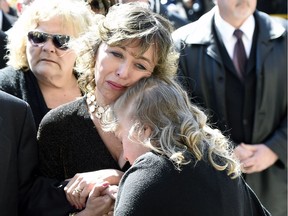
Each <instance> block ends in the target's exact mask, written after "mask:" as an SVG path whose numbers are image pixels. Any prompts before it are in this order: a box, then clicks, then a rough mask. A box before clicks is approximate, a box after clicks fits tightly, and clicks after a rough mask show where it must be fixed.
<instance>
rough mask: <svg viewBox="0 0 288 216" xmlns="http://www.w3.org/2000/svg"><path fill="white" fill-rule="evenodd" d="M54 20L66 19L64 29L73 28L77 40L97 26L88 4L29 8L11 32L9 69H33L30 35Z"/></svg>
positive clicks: (39, 1) (39, 0)
mask: <svg viewBox="0 0 288 216" xmlns="http://www.w3.org/2000/svg"><path fill="white" fill-rule="evenodd" d="M54 17H60V18H61V19H62V22H63V23H62V25H63V26H66V25H71V26H72V27H73V30H74V35H73V36H74V37H78V36H79V35H80V34H81V33H83V32H86V31H87V30H88V27H89V26H90V25H91V24H92V22H93V13H92V11H91V9H90V8H89V6H88V5H87V3H85V2H84V1H79V0H65V1H64V0H49V1H46V0H36V1H34V2H33V3H32V4H31V5H29V6H27V8H25V10H24V12H23V14H21V15H20V17H19V18H18V20H17V21H16V22H15V24H14V26H13V27H12V28H11V29H10V30H9V31H8V44H7V48H8V55H7V57H8V63H7V64H8V65H11V66H12V67H14V68H15V69H24V70H27V69H29V66H28V61H27V57H26V46H27V34H28V32H29V31H31V30H33V29H35V28H36V27H37V26H38V25H39V22H42V21H47V20H49V19H51V18H54Z"/></svg>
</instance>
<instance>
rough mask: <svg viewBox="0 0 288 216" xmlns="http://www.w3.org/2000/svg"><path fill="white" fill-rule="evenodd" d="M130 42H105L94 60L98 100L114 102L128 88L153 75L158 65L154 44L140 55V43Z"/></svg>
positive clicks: (103, 103)
mask: <svg viewBox="0 0 288 216" xmlns="http://www.w3.org/2000/svg"><path fill="white" fill-rule="evenodd" d="M136 45H137V44H135V43H131V44H129V45H126V46H125V47H110V46H108V45H107V44H105V43H102V44H101V45H100V47H99V49H98V53H97V56H96V64H95V83H96V97H97V101H98V102H99V103H100V104H102V105H107V104H111V103H112V102H114V101H115V100H116V99H117V98H118V97H119V96H120V95H122V94H123V93H124V92H125V90H126V89H127V88H128V87H130V86H132V85H134V84H135V83H136V82H137V81H139V80H140V79H142V78H144V77H149V76H151V74H152V72H153V70H154V68H155V65H156V63H155V61H156V60H155V58H154V56H153V53H154V46H151V47H150V48H149V49H148V50H147V51H146V52H145V53H144V54H143V55H141V56H137V57H136V54H138V53H139V47H138V46H136Z"/></svg>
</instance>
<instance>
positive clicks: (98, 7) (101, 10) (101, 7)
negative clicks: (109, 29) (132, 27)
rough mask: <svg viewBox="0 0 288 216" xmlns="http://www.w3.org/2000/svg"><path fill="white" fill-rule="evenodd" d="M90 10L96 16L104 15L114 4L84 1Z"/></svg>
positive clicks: (93, 0)
mask: <svg viewBox="0 0 288 216" xmlns="http://www.w3.org/2000/svg"><path fill="white" fill-rule="evenodd" d="M86 1H87V3H88V4H89V5H90V7H91V10H92V11H93V12H94V13H96V14H103V15H106V14H107V13H108V10H109V8H110V7H111V6H112V5H114V4H115V1H114V0H86Z"/></svg>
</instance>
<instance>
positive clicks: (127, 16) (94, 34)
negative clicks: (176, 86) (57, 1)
mask: <svg viewBox="0 0 288 216" xmlns="http://www.w3.org/2000/svg"><path fill="white" fill-rule="evenodd" d="M96 15H97V14H96ZM172 31H173V26H172V24H171V22H170V21H169V20H167V19H166V18H164V17H163V16H161V15H159V14H157V13H154V12H153V11H152V10H151V9H150V8H149V6H148V4H145V3H139V2H133V3H127V4H117V5H114V6H112V7H110V9H109V12H108V14H107V15H106V16H101V15H97V21H96V22H95V26H92V27H91V30H90V31H89V33H87V34H86V35H84V37H83V38H80V39H79V42H77V43H75V44H76V47H75V50H76V52H78V55H77V56H79V58H78V60H77V66H79V67H77V68H76V70H77V71H80V72H81V73H83V76H82V77H80V78H79V86H80V88H81V89H82V91H84V92H87V91H89V90H91V89H94V88H95V82H93V79H94V66H95V61H96V54H97V51H98V48H99V46H100V44H101V43H106V44H107V45H109V46H125V45H127V44H128V43H131V42H137V43H138V44H139V46H140V49H141V51H140V53H139V55H140V54H143V53H145V52H146V51H147V50H148V49H149V47H150V46H151V45H153V46H154V47H155V49H154V53H153V56H154V57H155V58H156V60H155V62H156V66H155V68H154V71H153V73H152V76H157V77H160V78H164V77H172V76H175V75H176V70H177V65H178V57H179V55H178V53H177V52H176V51H175V50H174V46H173V41H172V37H171V33H172Z"/></svg>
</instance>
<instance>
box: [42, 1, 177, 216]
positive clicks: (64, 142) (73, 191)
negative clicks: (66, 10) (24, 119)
mask: <svg viewBox="0 0 288 216" xmlns="http://www.w3.org/2000/svg"><path fill="white" fill-rule="evenodd" d="M98 16H99V17H100V18H99V19H98V21H97V24H96V25H95V26H92V28H91V31H89V32H88V33H87V34H85V35H84V36H83V37H81V38H80V39H78V40H76V41H74V40H73V41H72V44H71V47H72V48H73V49H75V50H76V51H77V56H79V58H77V70H78V71H80V72H81V73H82V74H83V75H82V76H81V77H80V78H79V79H78V81H79V86H80V87H81V89H82V91H83V92H85V93H86V94H85V95H84V96H83V97H81V98H79V99H78V100H75V101H73V102H70V103H68V104H64V105H62V106H59V107H57V108H56V109H53V110H51V111H50V112H49V113H47V115H45V117H44V118H43V120H42V122H41V124H40V126H39V130H38V144H39V151H40V154H39V157H40V171H41V174H42V175H43V176H45V177H49V178H55V179H58V180H59V181H63V180H65V179H70V178H72V179H70V181H69V183H68V185H67V186H66V188H65V192H66V193H67V198H68V200H69V202H70V203H71V204H72V205H73V206H75V207H76V208H77V209H78V210H82V209H84V210H83V211H81V212H79V213H77V216H78V215H88V214H89V213H91V209H90V208H89V209H86V208H85V205H86V201H87V197H88V200H89V203H91V199H93V197H91V196H90V195H91V194H92V193H93V187H94V186H95V185H99V184H101V182H102V181H105V180H108V181H109V183H110V184H111V185H112V184H116V185H117V184H118V183H119V180H120V178H121V176H122V174H123V172H124V171H125V170H126V169H127V168H128V167H129V164H127V161H125V159H124V158H123V156H122V151H123V149H122V145H121V142H120V141H119V140H118V139H117V138H116V137H115V136H114V134H113V133H112V132H111V133H106V132H103V131H102V129H101V126H100V121H101V118H102V114H103V112H105V110H106V109H107V107H108V106H109V105H110V104H111V103H113V102H114V101H115V100H117V98H118V97H120V96H121V95H122V94H123V93H124V92H125V91H126V90H127V89H129V88H130V87H131V86H133V85H134V84H136V83H137V82H138V81H139V80H141V79H143V78H148V79H149V77H159V78H160V79H167V77H174V75H175V73H176V69H177V60H178V54H177V53H176V52H174V49H173V43H172V38H171V32H172V30H173V28H172V25H171V23H170V22H169V21H168V20H167V19H165V18H164V17H162V16H161V15H159V14H156V13H154V12H152V10H150V8H149V7H148V5H147V4H143V3H142V4H141V3H127V4H120V5H114V6H112V7H110V9H109V12H108V13H107V15H106V16H105V17H104V16H101V15H98ZM78 52H79V53H78ZM78 60H79V61H78ZM80 63H81V64H80ZM127 165H128V166H127ZM83 172H87V173H83ZM77 173H79V174H77ZM101 188H102V190H103V189H106V188H107V189H109V188H110V186H109V187H108V186H107V184H104V185H102V186H101ZM91 190H92V191H91ZM95 199H96V198H95ZM97 199H98V198H97ZM92 202H94V200H92ZM95 203H98V202H97V201H95ZM92 209H94V211H95V210H96V209H95V208H92ZM92 211H93V210H92ZM104 213H105V214H107V213H109V212H105V211H104ZM109 214H112V213H111V211H110V213H109Z"/></svg>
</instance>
